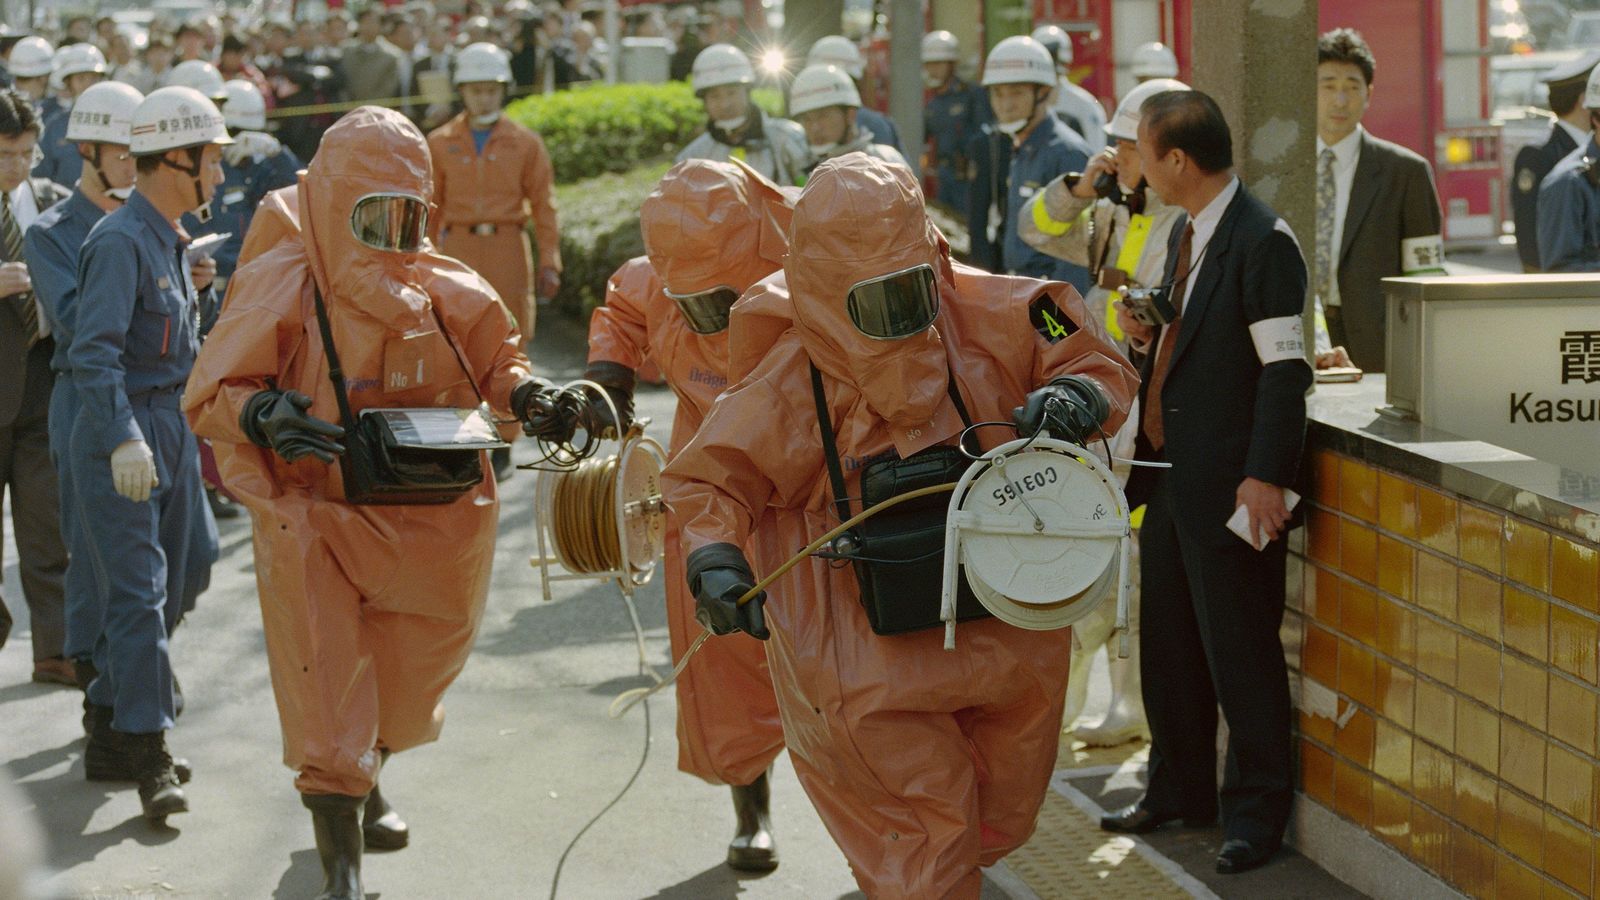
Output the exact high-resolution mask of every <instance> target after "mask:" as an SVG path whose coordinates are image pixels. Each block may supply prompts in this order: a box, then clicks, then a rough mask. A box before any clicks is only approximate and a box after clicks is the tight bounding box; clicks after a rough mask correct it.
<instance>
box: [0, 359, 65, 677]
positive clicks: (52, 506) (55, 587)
mask: <svg viewBox="0 0 1600 900" xmlns="http://www.w3.org/2000/svg"><path fill="white" fill-rule="evenodd" d="M50 346H51V345H50V343H49V342H48V341H44V342H41V343H39V344H36V345H35V346H34V347H33V349H32V350H30V351H28V369H27V376H26V378H25V379H24V383H23V386H22V390H23V395H22V406H21V408H20V409H19V410H18V411H17V418H16V419H15V420H14V421H12V422H11V424H9V425H7V426H5V427H3V428H0V490H10V492H11V524H12V527H13V529H14V532H15V536H16V541H17V555H18V556H19V557H20V560H19V563H20V568H21V569H22V595H23V597H25V598H26V600H27V603H28V615H29V618H30V619H31V620H32V634H33V658H34V660H36V661H37V660H41V659H49V658H50V657H53V656H60V655H61V647H62V643H63V642H64V641H65V640H66V624H65V615H66V613H65V607H66V601H65V591H64V589H63V581H64V579H65V576H66V572H67V548H66V546H65V545H64V544H63V543H62V541H61V512H60V497H59V496H58V492H57V489H56V470H55V466H53V465H52V464H51V462H50V388H51V386H52V384H53V383H54V381H55V376H54V374H53V373H52V372H51V371H50ZM66 427H70V423H67V424H66ZM3 527H4V522H3V520H0V528H3ZM12 596H13V597H14V596H15V593H14V592H12ZM11 625H12V618H11V612H10V611H9V610H8V609H6V604H5V600H4V596H3V595H0V646H3V645H4V644H5V639H6V637H7V636H8V635H10V633H11Z"/></svg>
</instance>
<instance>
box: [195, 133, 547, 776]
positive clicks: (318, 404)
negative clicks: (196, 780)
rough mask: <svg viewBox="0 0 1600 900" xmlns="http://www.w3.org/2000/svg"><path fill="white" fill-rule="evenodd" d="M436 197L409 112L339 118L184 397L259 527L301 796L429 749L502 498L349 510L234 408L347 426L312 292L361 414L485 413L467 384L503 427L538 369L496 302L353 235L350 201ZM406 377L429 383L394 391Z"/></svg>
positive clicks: (319, 476) (450, 270)
mask: <svg viewBox="0 0 1600 900" xmlns="http://www.w3.org/2000/svg"><path fill="white" fill-rule="evenodd" d="M432 187H433V174H432V167H431V161H430V157H429V154H428V148H427V144H426V143H425V141H424V139H423V137H422V134H421V133H420V132H418V131H417V130H416V128H415V127H414V126H413V125H411V124H410V123H409V122H407V121H406V120H405V118H404V117H402V116H401V115H400V114H399V113H396V112H394V111H392V110H386V109H378V108H375V107H362V108H360V109H357V110H355V111H354V112H351V113H350V114H349V115H347V116H345V117H344V118H343V119H341V120H339V122H337V123H336V124H335V125H334V126H333V127H332V128H330V129H329V130H328V131H327V133H326V134H325V135H324V136H323V139H322V145H321V149H320V150H319V151H318V153H317V155H316V157H315V158H314V159H313V160H312V161H311V165H310V166H309V168H308V169H307V171H306V172H305V174H304V175H302V176H301V181H300V184H299V186H298V188H297V191H298V195H297V197H296V198H295V202H293V203H290V202H287V198H284V197H280V198H279V199H278V200H276V201H274V202H273V203H272V204H271V208H272V209H273V210H274V211H275V212H274V214H272V215H269V216H265V217H262V218H259V219H258V222H259V223H261V224H260V226H259V227H269V228H274V229H277V230H278V232H279V233H280V239H279V240H278V241H277V242H276V243H275V244H273V245H272V246H271V247H268V248H265V249H263V248H261V247H260V245H259V243H258V242H255V241H251V240H248V239H247V241H246V249H247V250H248V251H250V252H249V253H247V254H246V255H245V256H243V257H241V263H242V264H241V265H240V267H239V269H238V271H237V272H236V273H235V274H234V277H233V279H232V280H231V281H230V282H229V286H228V298H227V302H226V303H225V304H224V307H223V312H222V316H221V318H220V319H219V320H218V322H217V325H216V328H215V329H214V330H213V331H212V332H211V336H210V337H209V339H208V340H207V341H206V345H205V347H204V349H203V351H202V352H201V355H200V358H199V360H198V361H197V363H196V365H195V369H194V373H193V375H192V376H191V378H190V381H189V385H188V390H187V392H186V395H185V398H184V406H185V409H186V411H187V413H188V415H189V419H190V422H191V423H193V426H194V429H195V431H196V433H198V434H201V435H204V436H205V437H208V438H210V439H211V441H212V442H213V444H214V446H215V447H216V449H217V461H218V464H219V465H220V466H221V469H222V474H223V478H224V480H225V481H226V483H227V484H228V486H229V487H230V489H232V490H233V491H234V492H235V493H236V494H238V496H239V498H240V499H241V501H242V502H243V503H244V505H245V506H246V507H248V508H249V510H250V512H251V514H252V516H253V517H254V520H255V533H254V541H255V553H256V580H257V585H258V587H259V590H260V599H261V614H262V620H263V624H264V626H265V633H266V641H267V657H268V663H269V665H270V667H271V672H272V685H273V692H274V694H275V695H276V697H277V702H278V713H279V717H280V720H281V722H282V725H283V739H284V762H285V763H286V764H287V765H288V766H289V767H290V768H293V769H296V770H297V771H298V772H299V777H298V778H297V779H296V782H295V783H296V787H297V788H299V790H300V791H301V792H302V793H306V794H342V795H347V796H363V795H365V794H366V793H367V792H368V791H369V790H370V789H371V788H372V785H373V783H374V779H375V778H376V776H377V773H378V767H379V753H378V750H379V749H380V748H381V749H384V750H390V751H401V750H405V749H407V748H409V747H414V746H417V745H419V744H423V743H426V742H428V741H432V740H434V739H435V738H437V737H438V735H439V730H440V727H441V725H442V723H443V712H442V709H441V707H440V705H439V701H440V698H441V696H442V695H443V694H444V691H445V688H446V687H448V686H449V684H450V683H451V681H452V680H453V679H454V678H455V676H456V675H457V674H458V673H459V672H460V671H461V667H462V666H463V664H464V663H465V662H466V658H467V653H468V651H469V650H470V649H471V646H472V640H473V636H474V634H475V633H476V631H477V627H478V621H479V619H480V617H481V615H482V611H483V605H484V601H485V598H486V597H487V594H488V588H489V570H490V562H491V559H492V556H493V550H494V538H495V528H496V521H497V507H498V503H497V500H496V494H495V485H494V481H493V479H492V478H486V479H485V480H484V482H483V483H482V484H480V485H479V486H477V487H476V488H475V489H473V490H472V491H470V492H469V493H467V494H466V495H464V496H462V497H460V498H458V499H457V500H456V501H455V502H453V503H450V504H447V505H441V506H353V505H350V504H348V503H346V502H345V501H344V487H343V483H342V479H341V476H340V471H339V467H338V466H337V465H327V464H324V463H321V462H318V461H317V460H316V459H315V458H314V457H306V458H304V459H302V460H300V461H298V462H295V463H288V462H285V461H284V460H283V459H282V458H281V457H279V456H278V455H277V454H275V453H273V452H272V451H270V450H266V449H263V448H261V447H257V446H256V445H254V444H252V443H250V442H249V440H248V439H246V437H245V435H244V433H243V431H242V429H241V427H240V423H239V419H240V414H241V411H242V410H243V409H244V408H245V405H246V403H247V402H248V401H249V400H250V398H251V397H253V396H254V395H255V394H256V393H257V392H258V391H262V390H265V389H268V388H269V387H275V388H278V389H282V390H294V391H300V392H303V393H305V394H307V395H309V396H310V397H312V399H313V403H312V406H311V409H310V410H309V412H310V414H311V415H313V416H315V417H317V418H320V419H323V420H326V421H330V422H337V421H338V420H339V413H338V408H337V405H336V401H335V399H334V392H333V388H332V385H331V384H330V382H329V380H328V365H327V359H326V356H325V353H324V351H323V345H322V341H321V339H320V335H319V332H318V326H317V318H316V313H315V307H314V305H313V299H312V296H313V294H312V292H313V288H316V289H319V290H320V291H321V293H322V296H323V298H324V300H325V302H326V304H327V307H328V317H329V320H330V322H331V324H332V331H333V339H334V344H335V346H336V347H337V348H338V351H339V355H340V357H341V362H342V363H343V367H344V371H345V374H346V385H347V389H348V393H349V396H350V404H351V407H352V409H353V410H354V411H356V412H357V413H359V411H360V410H362V409H366V408H372V407H458V408H459V407H472V406H476V405H477V403H478V400H477V397H476V395H475V394H474V391H473V384H472V383H469V381H468V378H470V379H471V380H472V382H473V383H475V384H476V386H477V388H478V390H479V391H481V392H482V394H483V396H484V398H485V399H487V400H488V401H489V402H490V404H491V405H492V406H493V407H494V408H495V412H496V415H498V416H501V417H506V416H508V415H509V412H508V407H509V397H510V394H511V391H512V389H513V388H514V387H515V386H516V385H517V384H519V383H520V382H522V381H523V380H525V379H527V378H529V377H530V375H529V370H528V361H527V358H526V357H524V356H523V355H522V353H521V351H520V350H519V349H518V348H519V345H520V337H519V335H518V333H517V330H516V327H515V325H514V323H513V322H512V321H511V318H510V316H509V315H508V314H507V312H506V309H505V307H504V306H503V305H502V304H501V303H500V302H499V298H498V297H497V296H496V295H495V293H494V289H493V288H491V287H490V286H489V284H488V283H487V282H486V281H484V280H483V279H482V278H481V277H479V276H478V275H477V274H476V273H475V272H473V271H472V270H470V269H468V268H467V267H466V266H464V265H462V264H461V263H460V262H457V261H456V260H454V259H450V258H448V257H444V256H441V255H439V254H437V253H434V252H432V250H431V248H428V247H426V246H425V247H424V248H423V249H422V251H421V252H417V253H411V254H403V253H388V252H382V251H378V250H374V249H371V248H370V247H367V246H366V245H364V244H362V243H360V242H359V241H357V240H356V238H355V236H354V234H353V233H352V229H351V224H350V220H351V210H352V209H353V208H354V206H355V204H356V201H357V199H358V198H361V197H363V196H366V195H368V194H373V193H401V194H407V195H413V196H416V197H419V198H421V199H422V200H423V201H424V202H426V201H427V199H428V198H429V197H430V195H431V193H432ZM296 210H297V211H298V221H299V230H298V231H296V230H295V229H294V227H293V223H294V220H295V217H296ZM252 232H254V229H252ZM251 237H255V235H254V233H252V235H251ZM441 326H442V327H443V329H444V330H445V331H446V332H447V333H448V334H449V336H450V339H451V340H453V341H454V343H455V347H456V348H457V349H459V351H460V354H461V357H462V360H463V361H464V365H465V367H466V369H467V370H468V371H466V372H464V371H463V368H462V366H463V362H458V361H457V358H456V356H455V354H454V353H453V352H452V349H451V346H450V344H449V343H448V342H446V341H445V340H444V339H443V337H442V336H441V335H440V333H439V332H440V328H441ZM397 365H399V366H403V370H404V371H405V372H413V371H420V372H422V373H425V374H424V377H423V378H422V379H419V380H414V381H406V380H403V379H396V378H394V377H392V376H393V375H394V374H395V373H394V371H392V370H393V369H395V368H396V366H397ZM397 384H398V385H399V386H397ZM487 467H488V466H487V463H485V468H486V469H487Z"/></svg>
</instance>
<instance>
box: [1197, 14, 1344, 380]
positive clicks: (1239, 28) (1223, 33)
mask: <svg viewBox="0 0 1600 900" xmlns="http://www.w3.org/2000/svg"><path fill="white" fill-rule="evenodd" d="M1191 9H1192V10H1193V12H1192V13H1191V17H1192V18H1191V21H1192V24H1193V28H1194V30H1193V35H1194V54H1193V70H1194V84H1193V86H1194V87H1195V88H1196V89H1198V90H1201V91H1204V92H1206V93H1207V94H1209V95H1211V97H1212V98H1213V99H1215V100H1216V101H1217V105H1219V106H1221V107H1222V112H1223V114H1224V115H1226V116H1227V118H1228V125H1229V126H1230V127H1231V128H1232V129H1233V160H1234V164H1235V165H1236V166H1237V167H1238V173H1239V178H1240V180H1242V181H1243V182H1244V183H1245V185H1246V186H1248V187H1249V188H1250V191H1251V193H1253V194H1255V195H1256V196H1257V197H1259V198H1261V200H1262V201H1263V202H1265V203H1266V204H1267V205H1268V206H1270V207H1272V208H1273V209H1275V210H1277V211H1278V215H1280V216H1282V217H1283V218H1284V220H1285V221H1287V222H1288V223H1289V227H1290V228H1293V229H1294V233H1295V237H1296V238H1297V239H1299V241H1300V251H1301V255H1303V256H1304V257H1305V259H1306V266H1307V269H1308V279H1307V280H1308V283H1309V284H1315V283H1316V277H1315V273H1309V269H1310V268H1311V267H1312V266H1314V265H1315V262H1316V236H1317V231H1316V219H1317V205H1316V204H1317V181H1316V156H1317V0H1203V2H1195V3H1194V4H1193V6H1192V7H1191ZM1305 333H1306V335H1307V336H1308V339H1307V341H1306V347H1307V349H1308V350H1309V349H1310V348H1311V341H1310V340H1309V335H1311V334H1312V307H1311V302H1310V299H1309V295H1308V299H1307V302H1306V331H1305Z"/></svg>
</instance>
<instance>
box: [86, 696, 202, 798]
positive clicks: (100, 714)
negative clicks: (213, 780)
mask: <svg viewBox="0 0 1600 900" xmlns="http://www.w3.org/2000/svg"><path fill="white" fill-rule="evenodd" d="M111 716H112V710H111V707H109V706H100V705H98V704H94V703H90V702H89V700H88V698H85V699H84V701H83V727H84V731H85V732H87V733H88V735H89V745H88V746H87V747H85V748H84V751H83V774H84V776H85V777H86V778H87V779H88V780H89V781H138V780H139V773H138V771H137V770H135V769H134V767H133V762H132V760H131V759H129V757H128V747H127V745H126V744H127V742H126V741H124V740H123V738H124V737H125V735H123V734H122V732H120V731H117V730H115V729H113V728H112V727H111ZM172 771H173V772H174V773H176V774H177V776H178V783H179V784H188V783H189V779H190V778H191V777H193V775H194V772H193V771H192V770H190V768H189V761H188V760H187V759H174V760H173V761H172Z"/></svg>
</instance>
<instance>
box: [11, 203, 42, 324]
mask: <svg viewBox="0 0 1600 900" xmlns="http://www.w3.org/2000/svg"><path fill="white" fill-rule="evenodd" d="M11 215H13V216H15V217H16V220H17V233H18V234H21V233H22V232H25V231H27V230H28V226H29V225H32V224H33V220H34V219H37V218H39V204H38V202H37V201H35V200H34V198H33V183H32V181H31V180H29V179H27V178H24V179H22V183H21V184H19V185H17V189H16V190H14V191H12V192H11ZM17 262H22V260H20V259H19V260H17ZM33 304H34V306H35V307H37V308H38V310H39V319H38V321H39V336H40V337H41V338H47V337H49V336H50V320H48V319H46V318H45V317H44V305H43V304H42V303H41V302H40V301H39V295H37V294H35V295H34V297H33Z"/></svg>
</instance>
